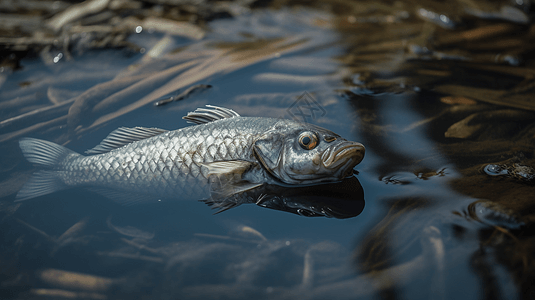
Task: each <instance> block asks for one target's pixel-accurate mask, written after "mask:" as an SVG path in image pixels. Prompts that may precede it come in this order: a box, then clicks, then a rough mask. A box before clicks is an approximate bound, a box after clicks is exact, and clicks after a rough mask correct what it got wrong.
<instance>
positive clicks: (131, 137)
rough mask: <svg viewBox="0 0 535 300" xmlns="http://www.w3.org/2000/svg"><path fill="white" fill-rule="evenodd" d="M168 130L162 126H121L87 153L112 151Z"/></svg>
mask: <svg viewBox="0 0 535 300" xmlns="http://www.w3.org/2000/svg"><path fill="white" fill-rule="evenodd" d="M164 132H167V130H165V129H160V128H145V127H134V128H128V127H119V128H117V129H115V130H114V131H112V132H111V133H110V134H109V135H108V136H107V137H106V138H105V139H104V140H102V142H100V144H98V145H97V146H96V147H95V148H93V149H89V150H87V151H86V152H85V153H87V154H101V153H106V152H110V151H111V150H113V149H117V148H120V147H122V146H124V145H126V144H130V143H132V142H135V141H140V140H144V139H147V138H150V137H153V136H157V135H159V134H162V133H164Z"/></svg>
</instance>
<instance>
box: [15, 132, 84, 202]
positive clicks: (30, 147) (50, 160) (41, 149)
mask: <svg viewBox="0 0 535 300" xmlns="http://www.w3.org/2000/svg"><path fill="white" fill-rule="evenodd" d="M19 145H20V149H21V150H22V154H24V157H26V159H27V160H28V161H29V162H31V163H33V164H35V165H36V166H38V167H42V168H57V167H58V166H59V165H60V163H61V162H62V161H63V160H64V159H65V158H66V157H67V156H69V155H71V154H74V155H80V154H78V153H76V152H74V151H72V150H69V149H67V148H65V147H63V146H61V145H58V144H55V143H52V142H49V141H44V140H39V139H34V138H23V139H21V140H20V141H19ZM61 172H62V171H61V170H57V169H56V170H40V171H37V172H35V173H34V174H33V175H32V177H30V179H29V180H28V181H27V182H26V183H25V184H24V186H23V187H22V189H21V190H20V191H19V192H18V194H17V196H16V200H15V201H23V200H28V199H31V198H35V197H39V196H43V195H46V194H50V193H53V192H56V191H59V190H62V189H64V188H66V187H67V185H66V184H65V182H64V181H63V180H62V178H61V176H60V174H61Z"/></svg>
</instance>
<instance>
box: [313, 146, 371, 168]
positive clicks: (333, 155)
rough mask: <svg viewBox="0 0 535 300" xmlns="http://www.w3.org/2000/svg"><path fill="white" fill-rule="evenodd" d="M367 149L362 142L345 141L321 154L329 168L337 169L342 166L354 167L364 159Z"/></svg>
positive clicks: (324, 163)
mask: <svg viewBox="0 0 535 300" xmlns="http://www.w3.org/2000/svg"><path fill="white" fill-rule="evenodd" d="M365 151H366V149H365V148H364V145H362V144H361V143H357V142H351V141H343V142H341V143H340V144H338V145H336V146H334V147H331V148H329V149H328V150H327V151H325V152H324V153H323V154H322V155H321V161H322V163H323V166H324V167H325V168H327V169H335V168H338V167H340V166H344V167H345V166H347V167H348V168H349V169H352V168H353V167H354V166H356V165H357V164H359V163H360V162H361V161H362V159H363V158H364V152H365Z"/></svg>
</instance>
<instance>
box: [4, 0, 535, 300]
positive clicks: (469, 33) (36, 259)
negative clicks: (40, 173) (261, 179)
mask: <svg viewBox="0 0 535 300" xmlns="http://www.w3.org/2000/svg"><path fill="white" fill-rule="evenodd" d="M21 3H25V1H21ZM125 3H129V2H128V1H125ZM162 3H166V1H162ZM18 5H22V4H18ZM196 5H197V6H195V5H192V6H191V7H190V10H189V11H188V10H187V9H183V8H181V9H179V8H176V7H173V6H172V5H169V4H161V5H159V6H158V5H154V6H151V5H148V6H150V7H149V8H147V11H146V13H147V14H146V16H150V18H149V17H147V18H141V17H140V16H142V14H138V15H137V16H136V18H139V19H133V18H130V19H126V18H125V19H123V17H124V15H121V16H120V18H115V19H114V18H113V16H116V17H117V15H120V14H118V13H117V12H122V13H123V14H125V15H126V14H128V13H126V11H127V10H131V11H136V10H137V9H143V8H140V7H138V6H135V5H134V4H132V6H129V8H125V7H116V8H114V9H115V10H110V12H106V10H105V8H101V9H100V10H99V11H98V12H94V13H93V14H94V15H89V16H83V17H80V18H81V21H80V23H77V24H78V25H76V26H67V27H65V28H64V29H62V31H60V33H50V34H51V36H53V35H54V34H58V35H61V34H64V36H72V35H73V34H74V32H75V31H76V30H82V29H83V30H90V31H88V32H91V34H92V35H91V36H92V37H93V41H95V43H93V44H89V43H88V44H84V41H86V40H76V41H77V42H76V44H77V45H78V46H77V47H78V48H76V49H78V50H79V51H73V54H72V55H71V54H67V53H66V52H65V51H63V50H62V51H57V50H56V49H55V48H52V46H53V45H54V43H53V40H52V39H50V40H48V38H45V39H44V41H45V42H46V43H44V44H45V45H50V48H46V49H44V50H43V52H41V53H42V54H41V55H40V56H39V58H38V59H26V60H22V61H21V63H20V64H21V66H22V69H20V70H16V71H13V70H11V67H10V66H13V62H14V61H17V60H16V59H15V58H10V59H9V60H7V62H6V63H5V64H3V65H2V69H1V70H2V71H1V73H0V85H1V88H2V90H1V91H0V108H1V109H0V111H1V113H0V118H1V121H0V142H1V144H0V149H2V156H1V157H0V162H1V163H0V166H1V167H0V193H1V197H2V198H0V232H1V239H2V243H0V255H1V258H2V259H0V261H1V262H0V264H1V265H0V297H3V298H14V299H17V298H36V299H41V298H58V299H63V298H82V299H114V298H133V299H142V298H162V299H176V298H187V299H190V298H199V299H207V298H240V299H249V298H253V297H254V298H277V299H284V298H291V299H295V298H297V297H299V298H316V299H325V298H333V297H334V298H337V299H342V298H350V299H354V298H364V299H367V298H377V297H381V298H407V299H429V298H437V299H449V298H459V299H474V298H485V299H487V298H488V299H499V298H505V299H513V298H524V299H531V298H533V297H534V295H535V290H534V289H533V286H532V285H531V281H532V279H533V278H535V267H534V266H533V264H534V262H535V260H533V253H535V246H534V245H535V241H534V240H533V228H532V227H533V225H532V224H533V221H534V214H533V211H534V207H535V206H534V204H533V197H532V195H533V185H532V176H533V166H534V165H535V161H534V157H533V155H534V152H533V149H534V148H533V147H534V140H533V137H534V132H535V131H534V128H535V123H534V122H533V120H534V118H533V111H534V110H535V109H534V105H533V103H534V102H533V100H532V99H533V75H534V74H535V73H534V71H533V59H532V54H533V51H532V50H533V40H534V32H535V31H534V30H533V25H532V24H531V23H532V22H531V21H530V20H531V18H532V15H533V10H532V8H531V7H530V5H531V2H529V1H492V2H487V1H483V0H481V1H453V2H447V3H446V2H438V1H423V2H422V1H421V2H419V3H415V2H413V1H397V2H392V3H391V2H388V1H383V2H381V1H380V2H377V1H373V2H372V1H369V2H366V1H361V2H358V3H353V2H344V1H338V2H322V3H315V2H311V3H308V4H307V5H309V6H311V7H312V8H307V9H305V8H303V7H302V6H300V5H298V6H293V4H288V3H287V4H280V3H277V4H276V5H281V6H283V8H281V9H252V8H251V7H244V6H239V5H234V4H228V5H227V4H221V3H218V4H217V5H216V6H214V8H210V9H206V10H202V9H200V8H199V6H198V5H200V4H196ZM225 5H227V6H225ZM258 5H260V4H258ZM192 7H193V8H192ZM0 8H1V9H2V11H3V12H4V11H6V10H7V8H5V7H3V6H1V5H0ZM216 8H217V9H219V11H218V10H217V9H216ZM10 9H16V8H10ZM21 9H22V8H21ZM36 9H37V8H36ZM51 9H52V8H39V9H38V10H39V11H46V13H48V14H55V13H56V12H58V11H62V10H64V9H66V6H64V4H63V3H60V4H58V5H57V6H56V8H54V9H52V10H51ZM9 11H12V10H9ZM9 11H6V12H9ZM218 12H219V13H220V14H223V13H226V14H228V15H231V16H233V18H228V19H223V18H222V19H218V20H215V21H213V22H212V23H209V24H210V30H206V31H205V30H204V29H203V30H199V28H191V27H188V29H187V32H189V33H190V34H189V35H179V34H178V31H173V30H176V29H177V28H185V27H180V26H181V25H180V23H178V24H175V23H174V24H173V26H166V27H165V28H167V29H166V31H159V30H155V31H152V30H149V29H150V28H151V26H154V24H155V22H156V21H158V19H155V18H156V17H158V18H161V19H173V18H175V19H174V21H180V22H182V21H184V20H185V18H186V16H188V17H190V16H192V15H194V16H196V17H197V18H201V19H202V20H203V21H204V20H208V19H211V18H214V17H213V16H215V15H217V13H218ZM178 16H179V17H178ZM209 16H211V17H209ZM20 18H22V15H20V17H19V16H13V18H12V19H10V20H12V22H18V23H17V24H22V25H19V27H13V28H18V29H13V30H20V34H22V35H24V36H26V35H27V36H28V37H30V36H31V38H28V39H27V40H25V41H34V40H35V39H37V38H38V37H39V34H36V35H33V36H32V35H30V34H26V33H27V32H34V31H38V28H39V26H37V25H36V24H39V22H43V21H44V17H40V15H37V16H32V17H31V18H30V17H26V19H24V21H25V22H22V21H21V20H20ZM86 18H92V19H89V20H87V19H86ZM161 19H160V20H159V21H162V20H161ZM57 20H59V19H55V22H52V21H53V20H52V19H51V20H50V21H48V22H50V23H51V24H50V25H49V26H56V27H61V26H65V25H64V24H60V23H58V21H57ZM112 20H115V21H117V23H113V22H112ZM118 20H120V21H121V22H119V21H118ZM123 21H124V22H123ZM127 21H128V22H132V21H133V22H134V23H136V22H138V23H139V24H138V23H136V24H134V25H136V26H142V27H143V28H145V29H144V30H141V29H140V30H137V27H136V26H134V27H132V28H135V29H136V30H131V31H132V32H139V33H136V34H133V35H130V37H128V40H125V36H120V37H117V36H118V35H119V33H120V30H119V29H120V28H121V27H120V25H121V24H130V23H128V22H127ZM68 22H74V21H72V20H71V21H68ZM99 22H100V24H101V25H103V26H102V27H94V26H90V25H91V24H99ZM200 23H202V22H200ZM182 25H184V24H182ZM200 25H202V24H200ZM10 28H11V27H10ZM113 28H114V30H118V31H113V34H111V35H109V36H110V38H108V39H107V40H106V39H105V37H106V35H105V34H103V32H105V30H111V29H113ZM153 28H154V27H153ZM39 30H40V29H39ZM98 30H100V31H98ZM109 32H111V31H109ZM43 36H44V37H47V35H43ZM184 36H187V38H185V37H184ZM203 36H204V38H203ZM112 37H114V38H112ZM197 39H199V40H197ZM69 41H74V40H69ZM112 41H115V42H117V43H119V44H120V43H122V42H124V41H128V42H129V43H132V44H136V45H137V48H136V47H133V48H128V49H130V50H127V51H124V52H121V51H114V50H103V51H86V50H87V49H94V48H99V47H100V46H102V45H105V44H106V43H107V45H112V46H113V47H115V46H116V45H115V44H114V42H112ZM0 42H2V43H4V44H2V45H7V44H5V43H8V44H9V43H12V44H9V45H14V44H13V43H20V41H18V40H14V39H13V38H12V37H10V39H7V40H1V41H0ZM17 45H18V46H19V47H30V46H28V45H31V43H29V44H24V45H23V44H17ZM84 45H93V46H94V47H93V46H92V47H83V46H84ZM95 45H96V46H95ZM99 45H100V46H99ZM129 47H130V46H129ZM140 48H142V49H143V51H142V52H144V53H139V54H138V53H137V52H135V53H132V49H134V50H135V49H138V50H139V49H140ZM20 49H22V48H20ZM24 49H27V48H24ZM84 51H86V52H84ZM56 52H57V53H56ZM59 52H61V53H63V55H62V56H61V57H60V56H58V55H59ZM64 52H65V53H64ZM17 53H19V52H17ZM125 53H127V54H128V55H125ZM17 55H18V54H17ZM43 62H45V63H43ZM199 85H203V86H207V85H210V86H211V88H210V89H204V90H203V91H202V92H199V93H189V92H188V91H191V90H192V89H193V88H194V87H196V86H199ZM305 91H306V92H308V94H309V95H310V97H312V98H313V99H314V100H315V101H317V103H318V104H320V105H321V107H322V108H323V109H325V114H321V115H318V116H316V117H315V119H314V120H312V123H315V124H318V125H320V126H322V127H325V128H328V129H330V130H332V131H334V132H336V133H339V134H340V135H342V136H344V137H347V138H348V139H351V140H356V141H359V142H362V143H363V144H364V145H365V146H366V151H367V153H366V158H365V159H364V160H363V162H362V163H361V164H359V165H358V166H357V169H358V174H357V175H356V177H352V178H349V179H348V180H346V181H344V182H342V183H339V184H334V185H320V186H315V187H303V188H296V189H290V188H281V187H271V186H268V187H265V188H264V189H263V190H256V191H252V194H251V195H250V197H249V198H244V199H248V200H247V201H245V200H244V202H240V204H241V203H250V204H253V203H254V204H257V205H240V206H239V207H236V208H234V209H230V210H227V211H225V212H223V213H220V214H216V215H212V213H213V212H212V211H210V209H208V207H207V206H206V205H205V204H203V203H199V202H194V201H191V202H187V201H186V202H180V201H177V202H174V203H158V204H156V205H153V206H143V207H141V208H139V207H137V208H136V207H122V206H119V205H117V204H115V203H113V202H111V201H108V200H107V199H105V198H103V197H101V196H99V195H98V194H92V193H81V192H80V191H64V192H60V193H57V194H55V195H50V196H45V197H42V199H36V200H35V201H31V202H25V203H22V204H21V203H14V202H13V200H14V195H15V194H16V192H17V191H18V190H19V189H20V187H21V186H22V184H23V183H24V182H25V181H26V180H27V178H28V177H29V175H30V174H31V172H32V170H31V167H30V166H29V165H28V164H27V163H25V162H24V160H23V158H22V155H21V154H20V152H19V149H18V145H17V140H18V139H19V138H20V137H23V136H32V137H37V138H41V139H46V140H52V141H55V142H58V143H60V144H63V145H67V146H68V147H69V148H72V149H73V150H75V151H77V152H81V151H83V150H85V149H89V148H91V147H93V146H94V145H96V144H98V142H99V141H100V140H102V138H103V137H104V136H106V135H107V134H108V133H109V132H111V131H112V130H114V129H116V128H117V127H120V126H127V127H133V126H145V127H159V128H166V129H175V128H181V127H185V126H186V124H185V122H184V121H182V120H181V119H180V118H181V117H182V116H184V115H185V114H186V113H187V112H188V111H192V110H194V109H195V108H197V107H201V106H203V105H204V104H214V105H219V106H225V107H230V108H233V109H235V110H236V111H240V113H242V114H243V115H248V116H269V117H281V118H292V113H291V110H290V111H289V110H288V108H289V107H291V105H292V103H294V102H295V101H296V99H298V97H299V96H301V95H303V93H304V92H305ZM180 95H184V98H183V99H181V100H179V101H173V102H169V103H167V105H165V106H154V105H153V104H154V103H155V102H156V101H158V100H162V99H163V98H164V97H169V96H173V97H177V98H178V96H180ZM181 97H182V96H181ZM177 100H178V99H177ZM293 116H295V114H294V115H293ZM490 175H498V176H490ZM357 178H358V180H357ZM364 195H365V198H366V206H365V207H364V200H363V199H364ZM258 200H260V201H258ZM210 204H212V206H215V207H218V208H220V209H221V208H222V209H224V208H226V207H227V205H226V204H225V203H210ZM234 206H235V205H234ZM265 208H271V209H265ZM276 210H282V211H286V212H292V214H287V213H283V212H278V211H276ZM318 215H319V216H329V217H333V218H307V217H303V216H318Z"/></svg>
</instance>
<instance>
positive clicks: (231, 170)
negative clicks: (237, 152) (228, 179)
mask: <svg viewBox="0 0 535 300" xmlns="http://www.w3.org/2000/svg"><path fill="white" fill-rule="evenodd" d="M202 165H203V166H204V167H206V168H208V176H212V175H216V176H223V175H224V176H230V175H237V176H241V175H243V173H245V172H247V170H249V169H250V168H252V167H253V166H254V165H256V164H255V163H252V162H249V161H245V160H227V161H214V162H210V163H203V164H202Z"/></svg>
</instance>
